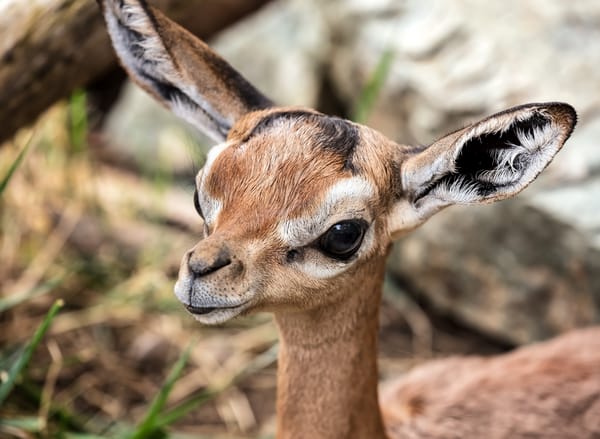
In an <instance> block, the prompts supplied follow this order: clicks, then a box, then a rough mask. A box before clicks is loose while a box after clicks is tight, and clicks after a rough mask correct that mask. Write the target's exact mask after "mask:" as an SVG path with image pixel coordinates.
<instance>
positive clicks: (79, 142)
mask: <svg viewBox="0 0 600 439" xmlns="http://www.w3.org/2000/svg"><path fill="white" fill-rule="evenodd" d="M69 122H70V125H69V138H70V141H71V147H72V148H73V152H75V153H80V152H83V151H85V150H86V149H87V135H88V115H87V95H86V93H85V91H84V90H76V91H74V92H73V94H72V95H71V98H70V99H69Z"/></svg>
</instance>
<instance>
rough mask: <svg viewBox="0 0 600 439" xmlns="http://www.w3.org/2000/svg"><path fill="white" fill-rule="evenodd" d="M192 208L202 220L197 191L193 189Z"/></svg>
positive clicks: (202, 215)
mask: <svg viewBox="0 0 600 439" xmlns="http://www.w3.org/2000/svg"><path fill="white" fill-rule="evenodd" d="M194 207H195V208H196V212H198V215H200V217H201V218H202V219H204V214H203V213H202V209H201V208H200V202H199V201H198V189H194Z"/></svg>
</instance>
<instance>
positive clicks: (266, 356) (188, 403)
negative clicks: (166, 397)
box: [156, 344, 279, 428]
mask: <svg viewBox="0 0 600 439" xmlns="http://www.w3.org/2000/svg"><path fill="white" fill-rule="evenodd" d="M278 350H279V345H278V344H275V345H273V346H272V347H271V348H269V349H268V350H267V351H265V352H263V353H262V354H260V355H259V356H257V357H256V358H255V359H254V360H252V361H251V362H250V364H248V366H246V367H245V368H244V369H242V370H241V371H239V372H238V373H236V374H235V375H234V376H233V377H231V379H230V380H228V381H227V382H226V383H223V384H220V385H218V386H215V387H208V388H206V389H203V390H202V391H200V392H198V393H196V394H195V395H193V396H191V397H190V398H188V399H186V400H185V401H183V402H181V403H179V404H178V405H177V406H175V407H173V408H172V409H171V410H169V411H167V412H166V413H164V414H163V415H162V416H161V417H160V418H159V419H158V421H157V424H156V425H157V427H160V428H163V427H166V426H168V425H171V424H172V423H174V422H176V421H177V420H179V419H181V418H182V417H184V416H185V415H187V414H188V413H190V412H191V411H192V410H194V409H196V408H198V407H199V406H201V405H202V404H204V403H206V402H208V401H210V400H211V399H213V398H214V397H215V396H217V395H219V394H220V393H222V392H223V391H225V390H227V389H228V388H229V387H231V386H232V385H234V384H236V383H238V382H239V381H240V380H241V379H243V378H244V377H246V376H248V375H251V374H253V373H254V372H256V371H258V370H261V369H264V368H265V367H267V366H269V365H271V364H273V362H274V361H275V360H276V359H277V352H278Z"/></svg>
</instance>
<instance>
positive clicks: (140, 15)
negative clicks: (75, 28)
mask: <svg viewBox="0 0 600 439" xmlns="http://www.w3.org/2000/svg"><path fill="white" fill-rule="evenodd" d="M98 1H99V3H100V6H101V8H102V12H103V14H104V18H105V20H106V24H107V27H108V32H109V34H110V37H111V40H112V43H113V46H114V47H115V50H116V52H117V54H118V56H119V58H120V60H121V63H122V64H123V66H124V67H125V69H126V70H127V72H128V73H129V75H130V76H131V77H132V78H133V79H134V80H135V82H137V83H138V84H139V85H140V86H141V87H143V88H144V89H146V90H147V91H148V92H150V93H151V94H152V95H153V96H154V97H155V98H156V99H158V100H159V101H160V102H162V103H163V104H165V105H166V106H167V107H168V108H170V109H171V110H172V111H173V112H174V113H175V114H177V115H178V116H180V117H182V118H183V119H185V120H186V121H188V122H190V123H192V124H193V125H195V126H197V127H198V128H200V129H201V130H202V131H204V132H205V133H206V134H208V135H210V136H211V137H213V138H214V139H215V140H217V141H222V140H224V139H225V138H226V137H227V133H228V132H229V130H230V128H231V126H232V125H233V124H234V123H235V121H236V120H237V119H238V118H239V117H240V116H242V115H243V114H245V113H247V112H249V111H252V110H258V109H263V108H267V107H270V106H271V105H272V103H271V102H270V101H269V99H267V98H266V97H264V96H263V95H262V94H261V93H260V92H258V91H257V90H256V89H255V88H254V87H253V86H252V85H250V83H248V82H247V81H246V80H245V79H244V78H243V77H242V76H241V75H240V74H239V73H238V72H237V71H235V70H234V69H233V68H232V67H231V66H230V65H229V64H227V62H226V61H224V60H223V59H222V58H221V57H219V56H218V55H217V54H216V53H215V52H213V51H212V50H211V49H210V48H209V47H208V46H207V45H206V44H205V43H203V42H202V41H200V40H199V39H198V38H196V37H195V36H194V35H192V34H191V33H189V32H188V31H186V30H185V29H183V28H182V27H180V26H179V25H178V24H176V23H174V22H173V21H171V20H169V19H168V18H167V17H165V16H164V15H163V14H162V13H160V12H159V11H157V10H156V9H155V8H153V7H151V6H150V5H148V4H147V3H146V1H144V0H98Z"/></svg>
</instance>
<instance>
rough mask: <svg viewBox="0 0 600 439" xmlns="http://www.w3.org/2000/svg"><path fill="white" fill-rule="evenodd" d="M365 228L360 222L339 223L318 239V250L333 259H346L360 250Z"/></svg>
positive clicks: (365, 225)
mask: <svg viewBox="0 0 600 439" xmlns="http://www.w3.org/2000/svg"><path fill="white" fill-rule="evenodd" d="M366 228H367V224H366V223H365V222H364V221H362V220H348V221H341V222H339V223H337V224H334V225H333V226H331V227H330V228H329V230H327V231H326V232H325V233H324V234H323V235H322V236H321V237H320V238H319V241H318V245H319V248H320V249H321V251H322V252H323V253H325V254H326V255H327V256H330V257H332V258H334V259H341V260H344V259H348V258H350V257H351V256H352V255H354V254H355V253H356V252H357V251H358V249H359V248H360V245H361V243H362V240H363V237H364V236H365V229H366Z"/></svg>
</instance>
